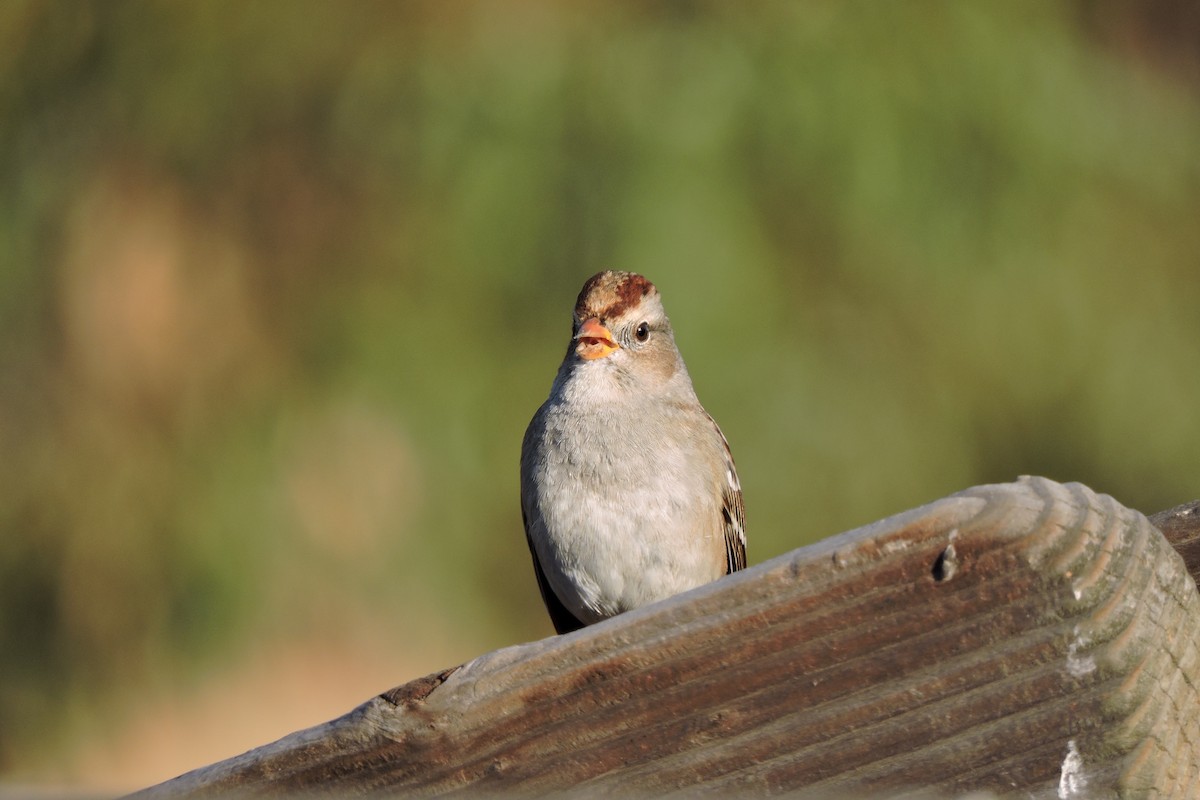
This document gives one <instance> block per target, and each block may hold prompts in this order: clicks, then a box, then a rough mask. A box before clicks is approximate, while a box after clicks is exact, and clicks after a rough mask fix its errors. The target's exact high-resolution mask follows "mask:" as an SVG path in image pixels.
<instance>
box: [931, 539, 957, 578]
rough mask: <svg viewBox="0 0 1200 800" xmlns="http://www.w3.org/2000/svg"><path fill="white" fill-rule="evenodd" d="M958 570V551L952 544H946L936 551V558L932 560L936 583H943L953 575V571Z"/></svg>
mask: <svg viewBox="0 0 1200 800" xmlns="http://www.w3.org/2000/svg"><path fill="white" fill-rule="evenodd" d="M956 572H958V553H957V552H956V551H955V549H954V545H952V544H949V545H946V549H945V550H943V551H942V552H940V553H938V557H937V560H936V561H934V562H933V570H932V573H933V579H934V580H935V581H937V582H938V583H943V582H945V581H948V580H950V579H951V578H953V577H954V573H956Z"/></svg>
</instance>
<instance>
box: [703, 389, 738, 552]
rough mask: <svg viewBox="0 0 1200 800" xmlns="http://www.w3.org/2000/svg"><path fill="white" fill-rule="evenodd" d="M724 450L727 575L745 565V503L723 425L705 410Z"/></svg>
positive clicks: (722, 514) (723, 492) (724, 517)
mask: <svg viewBox="0 0 1200 800" xmlns="http://www.w3.org/2000/svg"><path fill="white" fill-rule="evenodd" d="M705 414H706V415H707V416H708V420H709V422H711V423H712V426H713V428H714V429H715V430H716V432H717V436H718V437H720V439H721V446H722V447H723V448H724V450H725V453H724V455H725V483H724V485H723V486H722V487H721V527H722V529H723V530H724V531H725V574H726V575H729V574H731V573H734V572H737V571H738V570H740V569H745V568H746V506H745V504H744V503H743V502H742V484H741V482H740V481H738V476H737V467H735V466H734V464H733V453H732V452H731V451H730V449H729V442H728V441H727V440H726V439H725V434H723V433H721V426H720V425H718V424H717V421H716V420H715V419H713V418H712V415H711V414H708V412H705Z"/></svg>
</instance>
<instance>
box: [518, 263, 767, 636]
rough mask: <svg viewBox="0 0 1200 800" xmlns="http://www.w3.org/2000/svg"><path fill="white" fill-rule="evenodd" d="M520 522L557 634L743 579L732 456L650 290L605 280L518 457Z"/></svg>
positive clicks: (584, 293) (578, 313) (587, 289)
mask: <svg viewBox="0 0 1200 800" xmlns="http://www.w3.org/2000/svg"><path fill="white" fill-rule="evenodd" d="M521 511H522V516H523V517H524V521H525V536H526V538H527V539H528V541H529V550H530V552H531V553H532V554H533V568H534V572H535V573H536V574H537V582H538V587H539V588H540V589H541V592H542V599H543V600H544V601H545V603H546V608H547V610H548V611H549V612H550V619H551V620H552V621H553V623H554V628H555V630H557V631H558V632H559V633H566V632H568V631H573V630H577V629H578V628H581V627H583V626H584V625H590V624H592V623H594V622H599V621H600V620H602V619H605V618H607V617H611V616H613V615H615V614H620V613H621V612H622V611H628V610H629V609H631V608H637V607H639V606H643V605H646V604H647V603H652V602H654V601H656V600H661V599H662V598H664V597H669V596H671V595H673V594H677V593H679V592H682V591H685V590H687V589H691V588H693V587H695V586H699V585H701V584H703V583H708V582H709V581H712V580H715V579H717V578H719V577H721V576H722V575H726V574H728V573H730V572H734V571H735V570H739V569H742V568H743V567H745V566H746V533H745V524H744V520H745V515H744V510H743V506H742V490H741V486H740V485H739V483H738V478H737V471H736V470H735V469H734V466H733V456H732V455H730V452H729V445H728V444H727V443H726V441H725V437H724V435H723V434H722V433H721V429H720V428H718V427H717V423H716V422H714V421H713V418H712V417H710V416H709V415H708V412H707V411H705V410H704V408H703V407H702V406H701V405H700V401H699V400H698V399H696V392H695V390H693V389H692V380H691V378H690V377H688V373H687V368H686V367H684V365H683V359H682V358H681V357H680V355H679V350H678V349H677V348H676V347H675V337H674V334H673V333H672V331H671V324H670V322H669V321H668V320H667V314H666V312H665V311H664V310H663V305H662V300H661V299H660V298H659V294H658V290H657V289H656V288H654V284H652V283H650V281H648V280H646V279H645V278H643V277H642V276H641V275H635V274H633V273H630V272H601V273H599V274H597V275H593V276H592V277H591V278H590V279H588V281H587V283H585V284H584V285H583V289H582V290H581V291H580V293H579V299H578V300H577V301H576V303H575V315H574V326H573V328H572V335H571V343H570V345H569V346H568V348H567V354H566V357H565V358H564V359H563V362H562V366H561V367H559V369H558V375H557V376H556V377H555V379H554V385H553V386H552V387H551V388H550V398H549V399H548V400H547V401H546V402H545V403H544V404H543V405H542V407H541V408H539V409H538V411H537V414H535V415H534V417H533V421H532V422H530V423H529V428H528V430H526V431H525V440H524V442H523V443H522V446H521Z"/></svg>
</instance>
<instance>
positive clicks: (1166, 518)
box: [1150, 500, 1200, 579]
mask: <svg viewBox="0 0 1200 800" xmlns="http://www.w3.org/2000/svg"><path fill="white" fill-rule="evenodd" d="M1150 521H1151V522H1152V523H1154V525H1155V527H1157V528H1158V529H1159V530H1160V531H1162V532H1163V535H1164V536H1166V537H1167V541H1168V542H1170V543H1171V546H1172V547H1174V548H1175V550H1176V552H1178V553H1179V555H1181V556H1183V563H1184V564H1185V565H1186V566H1187V570H1188V572H1190V573H1191V574H1192V578H1195V579H1200V500H1193V501H1192V502H1190V503H1184V504H1183V505H1181V506H1175V508H1170V509H1167V510H1166V511H1160V512H1158V513H1157V514H1154V515H1153V516H1151V517H1150Z"/></svg>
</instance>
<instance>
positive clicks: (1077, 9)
mask: <svg viewBox="0 0 1200 800" xmlns="http://www.w3.org/2000/svg"><path fill="white" fill-rule="evenodd" d="M1168 7H1169V6H1168ZM1184 8H1185V5H1184V4H1182V3H1180V4H1177V9H1184ZM1154 13H1155V14H1157V15H1159V16H1154V17H1152V16H1151V12H1150V11H1148V10H1140V9H1139V7H1137V6H1135V5H1132V4H1130V5H1129V6H1128V7H1123V6H1121V5H1118V4H1106V3H1100V4H1096V3H1082V2H1081V3H1078V4H1074V3H1041V2H1029V3H1017V4H1011V3H1010V4H1001V3H991V4H984V3H940V4H931V3H919V4H913V3H908V4H870V5H866V4H853V3H852V4H841V3H768V4H755V5H753V6H745V5H742V4H716V3H712V4H706V3H698V4H692V3H678V2H674V3H667V2H663V3H650V4H644V5H631V4H598V3H597V4H585V5H584V6H580V5H577V4H561V5H556V4H550V3H521V4H515V5H513V4H499V3H495V4H472V3H438V2H427V3H420V2H409V3H367V2H362V3H353V4H335V3H312V2H303V3H302V2H295V3H290V2H289V3H251V4H246V3H236V2H217V1H215V0H214V2H204V3H194V4H174V3H127V2H104V3H91V4H85V3H74V2H72V3H58V2H42V1H40V0H16V1H15V2H9V3H5V4H3V5H0V771H3V770H5V769H12V768H13V767H14V765H15V764H16V763H17V762H18V761H19V760H20V759H21V758H24V757H27V756H29V754H30V753H33V752H36V751H37V750H38V749H39V748H46V747H52V746H54V743H55V742H56V741H58V740H59V739H60V738H61V737H62V736H63V731H64V730H65V729H70V728H72V726H77V725H79V724H86V722H85V723H80V722H79V720H81V719H82V720H85V721H86V720H88V719H92V718H93V717H95V716H99V715H102V714H103V713H105V712H106V710H107V711H109V712H111V711H112V709H113V708H119V707H120V706H121V705H122V703H124V702H128V701H130V698H132V697H133V696H134V695H135V693H136V691H137V689H138V688H139V687H141V686H145V685H146V684H147V682H150V683H153V682H154V681H156V680H163V678H161V676H163V675H175V676H178V675H184V676H186V675H192V674H197V673H200V672H203V670H204V669H205V668H206V667H207V666H210V665H212V664H213V663H216V662H217V661H220V660H223V659H231V658H236V657H237V655H238V654H239V653H242V652H245V650H246V648H247V643H248V642H250V641H252V640H253V639H254V638H255V637H258V636H261V635H263V634H264V632H266V631H271V632H275V633H278V632H283V633H285V634H287V633H291V634H294V635H297V636H302V635H310V636H314V637H319V636H321V635H322V632H324V631H328V630H332V629H336V628H337V626H339V625H342V624H346V623H347V621H348V620H355V619H358V620H366V621H367V624H372V625H376V626H378V627H379V630H380V634H381V635H383V636H390V637H396V638H397V639H399V640H408V641H410V642H413V643H414V644H413V646H414V647H417V648H419V647H420V642H421V638H422V636H423V635H426V634H427V633H428V632H429V631H431V630H437V631H440V633H439V634H438V635H439V636H441V637H443V638H448V639H450V640H451V641H452V643H453V648H455V649H456V652H458V653H460V654H461V656H462V657H463V658H467V657H470V656H472V655H475V654H477V653H480V652H483V651H484V650H486V649H490V648H493V647H497V646H500V645H503V644H507V643H512V642H516V641H519V640H522V639H528V638H532V637H537V636H543V635H547V634H549V633H550V627H549V624H548V622H547V621H546V620H545V619H544V615H543V612H542V610H541V606H540V601H539V599H538V596H537V592H536V589H535V588H534V583H533V580H532V575H531V572H530V569H529V566H528V556H527V552H526V549H525V542H524V537H523V533H522V531H521V523H520V513H519V509H518V503H517V468H516V465H517V457H518V450H519V446H520V440H521V435H522V432H523V430H524V427H525V424H526V423H527V422H528V419H529V417H530V416H531V415H532V413H533V411H534V410H535V409H536V408H537V406H538V404H539V403H540V402H541V401H542V400H543V399H544V397H545V394H546V391H547V390H548V388H549V384H550V381H551V379H552V377H553V374H554V371H555V368H556V367H557V363H558V361H559V359H560V357H561V354H562V352H563V349H564V347H565V342H566V337H567V334H568V330H569V315H570V309H571V305H572V303H573V301H574V298H575V293H576V292H577V291H578V288H579V286H580V285H581V283H582V282H583V280H584V279H585V278H586V277H587V276H588V275H590V274H591V273H592V272H594V271H596V270H597V269H600V268H604V267H616V268H622V269H630V270H636V271H640V272H643V273H645V274H647V275H648V276H649V277H650V278H651V279H652V280H654V281H655V282H656V283H657V284H658V285H659V287H660V289H661V290H662V291H663V294H664V297H665V299H666V303H667V307H668V310H669V311H670V313H671V315H672V319H673V322H674V324H675V327H676V330H677V335H678V339H679V341H680V344H681V347H682V349H683V352H684V356H685V357H686V359H687V361H688V365H689V368H690V370H691V372H692V376H693V379H694V381H695V383H696V386H697V390H698V392H699V393H700V396H701V398H702V399H703V400H704V402H705V404H706V405H707V407H708V408H709V410H710V411H711V412H712V413H713V415H714V416H715V417H716V418H717V419H718V420H719V421H720V423H721V425H722V427H723V428H724V430H725V433H726V435H727V436H728V438H729V440H730V442H731V444H732V446H733V449H734V452H735V455H736V456H737V458H738V465H739V470H740V472H741V477H742V483H743V485H744V487H745V493H746V504H747V509H748V519H749V534H750V560H751V562H752V563H754V562H758V561H762V560H764V559H765V558H768V557H770V556H773V555H777V554H779V553H782V552H785V551H787V550H789V549H791V548H794V547H796V546H799V545H802V544H804V543H807V542H810V541H813V540H815V539H818V538H821V537H823V536H826V535H829V534H832V533H836V532H838V531H841V530H844V529H847V528H850V527H853V526H855V525H858V524H862V523H865V522H869V521H871V520H874V519H877V518H879V517H882V516H886V515H888V514H890V513H893V512H897V511H900V510H903V509H906V508H909V507H912V506H915V505H918V504H921V503H923V502H926V501H928V500H931V499H934V498H937V497H940V496H943V495H945V494H948V493H951V492H953V491H956V490H958V489H962V488H965V487H968V486H971V485H974V484H978V483H983V482H992V481H1005V480H1011V479H1013V478H1015V477H1016V476H1017V475H1019V474H1024V473H1035V474H1044V475H1048V476H1050V477H1053V478H1056V479H1059V480H1079V481H1083V482H1086V483H1088V484H1089V485H1091V486H1092V487H1094V488H1096V489H1098V490H1100V491H1104V492H1108V493H1111V494H1113V495H1114V496H1116V497H1117V498H1118V499H1119V500H1121V501H1122V502H1124V503H1126V504H1127V505H1131V506H1133V507H1137V508H1141V509H1143V510H1146V511H1155V510H1158V509H1161V508H1165V507H1167V506H1171V505H1173V504H1175V503H1178V502H1182V501H1184V500H1187V499H1191V498H1194V497H1196V496H1200V459H1197V450H1196V442H1197V441H1198V439H1200V421H1198V419H1200V415H1198V414H1197V403H1198V400H1200V370H1197V369H1196V368H1195V367H1196V351H1197V343H1198V342H1200V311H1198V309H1200V271H1198V269H1197V268H1198V267H1200V263H1198V255H1197V254H1200V225H1198V224H1197V220H1198V219H1200V85H1198V83H1197V81H1196V80H1195V78H1196V74H1197V73H1196V70H1195V64H1196V57H1197V56H1200V54H1198V53H1197V52H1196V51H1194V50H1192V51H1189V50H1188V49H1187V47H1188V46H1189V45H1188V43H1189V42H1190V46H1191V47H1194V45H1195V40H1194V38H1192V39H1188V38H1187V37H1186V36H1184V37H1182V38H1179V37H1176V36H1175V34H1174V32H1173V30H1172V28H1171V25H1170V24H1169V19H1168V20H1167V24H1164V22H1163V18H1162V17H1161V14H1162V13H1163V12H1162V9H1161V8H1160V9H1159V11H1157V12H1154ZM1180 13H1181V14H1183V15H1184V16H1185V17H1186V11H1180ZM1117 31H1121V32H1123V33H1122V34H1120V35H1117V34H1116V33H1115V32H1117ZM1129 31H1134V32H1135V33H1138V34H1139V35H1132V34H1129ZM1184 40H1186V41H1184ZM1181 42H1182V44H1181ZM402 677H404V676H397V678H398V679H399V678H402ZM379 688H382V687H364V696H366V693H367V692H369V691H372V690H375V689H379Z"/></svg>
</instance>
